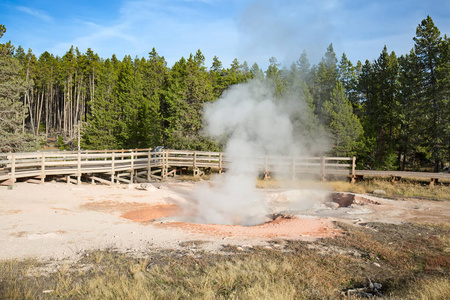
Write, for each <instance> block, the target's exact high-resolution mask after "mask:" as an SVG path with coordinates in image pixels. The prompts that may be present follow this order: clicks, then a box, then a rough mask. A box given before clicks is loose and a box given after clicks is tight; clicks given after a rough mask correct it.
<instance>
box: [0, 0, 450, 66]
mask: <svg viewBox="0 0 450 300" xmlns="http://www.w3.org/2000/svg"><path fill="white" fill-rule="evenodd" d="M427 15H430V16H431V17H432V18H433V20H434V23H435V24H436V26H437V27H438V28H439V29H440V31H441V34H442V35H444V34H447V35H450V1H448V0H446V1H445V0H420V1H418V0H380V1H377V0H372V1H366V0H297V1H294V0H279V1H275V0H259V1H255V0H228V1H226V0H172V1H169V0H148V1H144V0H141V1H138V0H133V1H131V0H109V1H95V0H91V1H89V0H78V1H68V0H16V1H13V0H0V24H4V25H5V26H6V28H7V32H6V34H5V35H4V37H3V38H2V40H3V41H2V42H4V41H8V40H11V42H12V43H13V44H14V45H16V46H18V45H21V46H22V47H23V48H25V50H27V49H28V48H31V49H32V50H33V52H34V53H35V54H36V55H37V56H39V55H40V54H41V53H42V52H44V51H48V52H50V53H52V54H54V55H59V56H62V55H64V53H65V52H66V51H67V50H69V48H70V46H71V45H74V46H75V47H78V48H79V50H80V51H81V52H85V51H86V49H87V48H91V49H92V50H93V51H94V52H96V53H98V54H99V56H100V57H103V58H108V57H111V55H112V54H113V53H114V54H116V55H117V57H118V58H119V59H122V58H123V56H124V55H128V54H129V55H131V56H132V57H135V56H138V57H147V55H148V52H149V51H150V50H151V49H152V48H153V47H155V48H156V51H157V52H158V53H159V54H160V55H162V56H164V57H165V58H166V60H167V62H168V65H169V66H172V65H173V63H174V62H176V61H177V60H179V59H180V58H181V57H182V56H184V57H187V56H189V54H190V53H195V52H196V51H197V49H200V50H201V51H202V52H203V54H204V55H205V56H206V66H207V67H210V65H211V61H212V58H213V57H214V55H216V56H218V57H219V59H220V60H221V61H222V62H223V65H224V66H225V67H228V66H229V64H230V63H231V61H232V60H233V59H234V58H237V59H238V60H239V61H240V62H241V63H242V62H243V61H244V60H246V61H247V62H248V64H249V65H250V66H251V65H252V64H253V63H254V62H256V63H258V65H259V66H260V67H262V68H264V69H265V68H266V67H267V65H268V62H269V58H270V57H272V56H274V57H276V58H277V59H278V61H279V62H280V63H282V64H284V65H286V66H289V65H290V64H291V63H292V62H294V61H296V60H297V59H298V58H299V56H300V54H301V53H302V51H303V50H306V51H307V54H308V57H309V59H310V61H311V63H317V62H319V61H320V58H321V57H322V56H323V54H324V53H325V51H326V48H327V46H328V45H329V44H330V43H333V46H334V50H335V52H336V54H337V56H338V58H340V57H341V55H342V53H344V52H345V53H346V55H347V57H348V58H349V59H350V60H351V61H352V62H353V63H354V64H356V62H357V61H358V60H362V61H364V60H366V59H369V60H371V61H372V60H374V59H376V58H377V57H378V56H379V54H380V53H381V51H382V49H383V47H384V45H386V46H387V48H388V51H395V52H396V53H397V55H401V54H406V53H408V52H409V51H410V49H411V48H412V47H413V45H414V42H413V40H412V38H413V37H414V36H415V31H416V27H417V25H418V24H419V23H420V22H421V20H422V19H424V18H426V17H427Z"/></svg>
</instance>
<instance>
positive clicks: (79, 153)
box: [77, 151, 81, 185]
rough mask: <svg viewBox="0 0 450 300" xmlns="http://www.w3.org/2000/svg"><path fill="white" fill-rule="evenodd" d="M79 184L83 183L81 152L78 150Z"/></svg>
mask: <svg viewBox="0 0 450 300" xmlns="http://www.w3.org/2000/svg"><path fill="white" fill-rule="evenodd" d="M77 184H78V185H80V184H81V152H80V151H78V155H77Z"/></svg>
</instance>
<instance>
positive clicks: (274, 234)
mask: <svg viewBox="0 0 450 300" xmlns="http://www.w3.org/2000/svg"><path fill="white" fill-rule="evenodd" d="M296 193H302V192H301V191H296V192H294V191H286V192H280V193H273V194H272V195H270V197H268V198H267V199H270V204H271V207H270V208H269V210H271V212H270V213H266V214H264V216H263V217H261V218H260V219H259V220H261V221H260V222H258V223H253V224H250V225H246V224H245V223H241V224H242V225H241V224H239V225H223V224H216V223H208V222H202V221H201V220H202V219H201V218H196V214H197V213H198V207H196V206H195V205H192V203H191V206H190V207H189V209H187V208H186V203H187V202H189V200H186V199H184V200H185V201H181V202H180V203H177V204H175V203H167V204H157V205H148V206H145V207H140V208H137V209H134V210H131V211H127V212H125V213H123V214H122V215H121V217H122V218H125V219H128V220H131V221H134V222H139V223H142V224H148V225H152V226H157V227H160V228H167V229H180V230H183V231H185V232H187V233H188V234H190V235H195V236H203V237H219V238H232V237H251V238H290V239H292V238H293V239H296V238H305V237H306V238H308V237H313V238H321V237H333V236H336V235H340V234H341V231H340V229H339V228H338V227H337V226H336V225H335V223H334V221H333V220H332V219H330V218H327V217H321V216H320V214H315V213H314V210H317V211H320V210H321V209H325V208H326V207H327V205H326V204H327V203H330V202H331V203H335V204H334V205H335V206H336V207H335V209H336V210H337V209H340V208H347V209H349V208H351V207H354V206H361V205H366V204H379V203H376V201H373V200H370V199H367V198H365V197H362V196H358V195H354V194H348V193H331V194H328V193H327V194H326V195H325V196H323V197H322V199H319V200H317V199H316V200H315V201H313V202H311V203H313V204H311V203H310V204H309V205H308V206H304V207H300V206H299V204H298V203H294V204H295V205H292V203H290V197H291V198H293V197H294V198H295V197H298V196H296ZM303 194H304V193H303ZM305 195H306V196H308V197H310V195H309V194H307V193H306V194H305ZM302 201H304V199H302ZM327 201H328V202H327ZM197 204H198V203H197ZM336 204H337V205H336ZM327 209H329V208H327Z"/></svg>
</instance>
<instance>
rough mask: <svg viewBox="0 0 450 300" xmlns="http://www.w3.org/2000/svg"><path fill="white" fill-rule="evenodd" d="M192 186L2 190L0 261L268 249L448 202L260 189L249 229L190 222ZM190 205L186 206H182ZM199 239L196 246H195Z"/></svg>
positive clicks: (446, 210)
mask: <svg viewBox="0 0 450 300" xmlns="http://www.w3.org/2000/svg"><path fill="white" fill-rule="evenodd" d="M199 184H205V183H196V182H175V181H174V182H166V183H157V184H143V185H141V184H135V185H118V186H103V185H92V184H82V185H80V186H75V185H69V184H63V183H55V182H47V183H44V184H28V183H18V184H16V185H15V186H14V187H13V188H12V189H9V188H7V187H1V188H0V249H1V251H0V259H2V260H4V259H16V258H17V259H22V258H29V257H38V258H42V259H45V258H49V259H69V260H71V259H72V260H76V259H78V258H79V257H80V256H81V255H83V253H85V252H86V251H90V250H98V249H116V250H118V251H122V252H129V251H135V252H145V251H146V250H148V249H154V250H158V249H179V248H180V247H182V245H185V244H186V243H189V242H192V243H197V244H201V250H204V251H211V252H215V253H219V252H220V251H221V249H223V247H224V246H225V245H233V246H236V247H253V246H267V247H270V245H273V240H277V239H278V240H302V241H313V240H316V239H318V238H326V237H335V236H340V235H341V234H342V230H341V229H340V228H339V227H338V226H336V222H344V223H349V224H352V225H355V226H365V224H367V223H368V222H382V223H393V224H401V223H415V222H416V223H438V224H439V223H445V222H448V216H449V215H450V202H448V201H428V200H417V199H405V200H391V199H385V198H379V197H374V196H368V195H357V194H349V193H330V192H324V191H317V190H305V189H302V190H297V189H265V190H261V191H260V192H261V193H262V195H263V197H262V199H261V201H263V202H264V203H265V205H266V207H267V212H266V214H265V215H264V220H263V221H262V222H261V223H260V224H256V225H253V226H242V225H218V224H203V223H194V222H192V220H193V219H192V215H193V214H195V212H196V207H195V200H192V191H193V190H194V189H195V188H196V186H197V185H199ZM187 208H188V209H187ZM199 241H201V243H199Z"/></svg>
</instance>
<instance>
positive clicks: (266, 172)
mask: <svg viewBox="0 0 450 300" xmlns="http://www.w3.org/2000/svg"><path fill="white" fill-rule="evenodd" d="M266 179H269V157H268V156H267V155H266V156H265V157H264V180H266Z"/></svg>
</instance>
